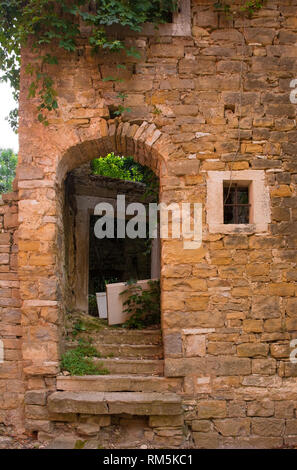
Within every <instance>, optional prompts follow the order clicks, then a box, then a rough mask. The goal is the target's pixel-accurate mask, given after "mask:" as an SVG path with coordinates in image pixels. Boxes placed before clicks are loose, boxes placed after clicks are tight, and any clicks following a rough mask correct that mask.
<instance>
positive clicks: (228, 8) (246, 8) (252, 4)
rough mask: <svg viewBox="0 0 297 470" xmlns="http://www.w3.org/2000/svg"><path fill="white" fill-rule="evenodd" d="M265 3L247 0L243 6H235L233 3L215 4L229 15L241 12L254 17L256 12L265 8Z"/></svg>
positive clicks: (263, 0)
mask: <svg viewBox="0 0 297 470" xmlns="http://www.w3.org/2000/svg"><path fill="white" fill-rule="evenodd" d="M264 3H265V0H245V1H244V2H243V3H242V4H241V5H238V3H237V2H235V5H234V3H233V2H232V1H228V0H227V1H225V0H222V1H220V0H218V1H216V2H215V3H214V6H215V8H216V9H218V10H223V11H224V12H225V13H226V14H227V15H230V14H233V13H237V12H241V13H247V14H248V15H249V16H252V15H253V14H254V13H255V11H257V10H260V9H261V8H262V7H263V5H264Z"/></svg>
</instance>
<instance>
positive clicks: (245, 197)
mask: <svg viewBox="0 0 297 470" xmlns="http://www.w3.org/2000/svg"><path fill="white" fill-rule="evenodd" d="M223 192H224V194H223V201H224V224H249V223H250V206H251V205H250V202H249V187H248V185H247V184H245V185H242V184H239V183H236V182H234V183H232V182H231V181H225V182H224V185H223Z"/></svg>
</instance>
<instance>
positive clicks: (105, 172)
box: [92, 152, 144, 182]
mask: <svg viewBox="0 0 297 470" xmlns="http://www.w3.org/2000/svg"><path fill="white" fill-rule="evenodd" d="M143 168H144V167H142V166H141V165H140V164H139V163H136V162H135V161H134V160H133V158H132V157H121V156H119V155H115V154H114V153H113V152H111V153H109V154H108V155H106V157H102V158H95V159H94V160H93V161H92V170H93V174H94V175H102V176H108V177H109V178H118V179H121V180H128V181H139V182H141V181H142V180H143V177H144V176H143V171H144V170H143Z"/></svg>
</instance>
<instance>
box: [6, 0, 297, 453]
mask: <svg viewBox="0 0 297 470" xmlns="http://www.w3.org/2000/svg"><path fill="white" fill-rule="evenodd" d="M189 22H191V31H192V34H191V35H189V36H186V37H182V36H174V35H173V36H166V35H165V36H163V35H155V36H142V35H141V34H139V35H137V36H135V35H132V34H131V37H130V36H129V34H128V33H127V34H128V35H127V38H126V41H127V43H128V44H130V45H133V46H135V47H137V49H138V50H139V52H140V53H141V59H140V60H137V59H135V58H132V57H129V58H128V59H125V61H126V63H127V69H126V70H118V69H117V67H116V64H117V63H118V61H119V60H120V58H119V57H117V56H116V55H113V54H106V53H104V52H101V53H98V54H97V55H95V56H93V55H92V54H91V50H90V47H89V46H88V45H87V40H86V38H84V37H83V38H82V40H81V42H80V47H79V50H78V53H77V55H72V56H69V55H65V56H64V55H61V56H60V57H59V66H57V67H55V66H51V71H53V70H54V76H55V83H56V87H57V89H58V99H59V109H58V111H57V112H56V114H54V115H50V117H49V119H50V124H49V126H48V127H45V126H43V125H41V124H40V123H38V122H37V119H36V104H37V103H36V102H35V101H34V99H30V100H29V99H28V97H27V90H28V83H29V79H30V78H29V77H28V75H26V73H25V68H26V64H27V63H28V62H29V61H30V60H32V59H34V57H32V55H31V52H30V51H29V50H25V49H24V50H23V51H22V75H21V100H20V130H19V137H20V153H19V164H18V170H17V179H16V181H15V186H14V187H15V191H14V192H13V193H11V194H8V195H4V196H3V198H2V199H3V204H2V205H1V206H0V214H1V215H0V217H1V220H0V223H1V233H0V243H1V245H0V284H1V285H0V307H1V310H0V325H1V327H0V338H1V339H3V341H4V345H5V361H4V363H3V364H1V365H0V391H1V393H0V423H1V426H4V429H5V432H6V433H7V434H11V435H18V434H21V433H22V432H24V431H26V432H30V431H32V432H33V431H35V432H41V431H43V432H50V430H51V422H50V420H49V418H48V411H47V405H46V403H47V397H48V395H50V394H51V392H53V391H55V390H56V376H57V373H58V372H59V357H60V346H61V338H62V334H63V324H64V319H63V315H64V310H65V302H64V300H63V299H64V298H65V297H64V293H65V290H66V286H65V283H64V279H65V273H64V263H63V254H62V253H63V243H64V242H63V210H62V205H63V197H62V194H63V190H62V189H63V181H64V179H65V177H66V175H67V173H68V172H69V171H71V170H72V169H74V168H77V167H79V166H80V165H81V164H83V163H86V162H87V161H89V160H91V159H92V158H94V157H97V156H98V155H105V154H106V153H107V152H108V151H114V152H115V153H120V154H126V155H133V156H134V158H135V160H137V161H139V162H140V163H143V164H146V165H148V166H149V167H151V168H152V169H153V170H154V171H156V173H157V174H158V175H159V177H160V185H161V200H162V201H164V202H166V203H167V202H180V201H187V202H191V201H192V202H202V203H203V208H204V217H203V221H204V226H203V229H204V230H203V245H202V247H201V248H200V249H198V250H184V249H183V242H182V240H164V241H163V242H162V257H161V266H162V276H161V277H162V279H161V285H162V333H163V341H164V355H165V375H166V376H167V377H182V378H183V389H182V393H181V397H182V403H183V410H184V420H185V424H186V425H187V426H188V428H189V430H190V431H191V433H192V437H193V439H194V443H195V446H196V447H198V448H203V447H207V448H217V447H264V448H279V447H282V446H284V447H289V446H296V445H297V416H296V409H297V366H296V365H295V364H293V363H292V362H291V361H290V360H289V355H290V352H291V348H290V341H291V340H292V339H294V338H296V337H297V331H296V330H297V300H296V291H297V284H296V281H297V271H296V262H297V252H296V244H297V185H296V183H297V162H296V138H297V131H296V112H297V105H295V104H292V103H291V102H290V99H289V96H290V91H291V90H290V82H291V80H292V79H294V78H296V77H297V45H296V44H297V2H296V0H268V1H267V2H266V4H265V7H264V8H263V9H262V10H260V11H259V12H256V13H255V14H254V15H253V17H252V18H250V19H249V18H245V19H242V18H240V17H235V18H231V19H230V18H228V17H226V16H225V15H224V14H223V13H222V12H218V11H216V10H215V9H214V7H213V1H212V0H192V2H191V18H189ZM113 74H116V75H117V76H120V77H122V78H123V81H121V82H119V81H118V82H115V83H114V82H111V81H104V80H103V79H104V78H106V77H109V76H111V75H113ZM119 92H125V93H126V95H127V97H126V98H125V103H124V104H125V106H129V107H130V108H131V112H130V113H125V114H124V115H123V116H122V117H121V118H117V119H111V117H110V109H111V107H114V106H116V105H118V104H120V103H119V98H117V95H118V93H119ZM238 129H240V149H239V151H238ZM245 170H249V172H253V170H261V171H262V172H263V181H264V186H263V187H264V189H265V188H266V189H267V190H268V194H269V212H270V213H269V217H270V220H269V223H268V226H267V230H266V231H264V232H263V231H260V232H258V231H257V227H256V226H255V227H254V228H251V229H249V230H246V231H245V230H234V231H233V232H232V231H231V233H222V232H217V233H210V232H209V230H208V225H207V214H206V207H207V205H206V203H207V197H208V195H207V181H208V178H209V175H210V173H209V172H211V171H216V172H220V171H229V172H230V171H234V172H235V171H236V173H237V174H238V173H240V172H241V171H243V172H244V171H245ZM266 189H265V190H266ZM17 260H18V263H17ZM25 393H26V397H27V399H26V401H25ZM65 419H66V418H65Z"/></svg>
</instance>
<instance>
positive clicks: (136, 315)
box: [122, 281, 161, 329]
mask: <svg viewBox="0 0 297 470" xmlns="http://www.w3.org/2000/svg"><path fill="white" fill-rule="evenodd" d="M148 284H149V289H142V287H141V286H140V285H139V284H136V283H135V281H129V282H127V289H125V290H124V291H123V292H122V295H124V296H128V298H127V300H125V302H124V305H125V306H126V308H125V310H124V312H125V313H127V314H128V315H130V316H129V319H128V320H127V321H126V322H125V323H124V325H123V326H124V327H125V328H131V329H141V328H144V327H147V326H150V325H158V324H159V323H160V318H161V308H160V281H149V283H148Z"/></svg>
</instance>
